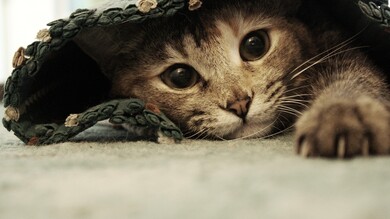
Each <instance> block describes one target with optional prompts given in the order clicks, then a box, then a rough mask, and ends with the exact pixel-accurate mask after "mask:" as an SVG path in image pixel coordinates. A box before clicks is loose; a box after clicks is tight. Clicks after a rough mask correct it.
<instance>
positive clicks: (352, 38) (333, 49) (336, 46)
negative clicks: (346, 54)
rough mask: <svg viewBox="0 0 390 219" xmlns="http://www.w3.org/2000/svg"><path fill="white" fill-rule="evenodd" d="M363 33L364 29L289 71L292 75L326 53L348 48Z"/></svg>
mask: <svg viewBox="0 0 390 219" xmlns="http://www.w3.org/2000/svg"><path fill="white" fill-rule="evenodd" d="M363 31H364V29H363V30H361V31H360V32H358V33H357V34H355V35H353V36H351V37H350V38H348V39H346V40H345V41H343V42H341V43H339V44H336V45H335V46H333V47H331V48H329V49H327V50H325V51H323V52H321V53H319V54H317V55H316V56H314V57H312V58H310V59H308V60H307V61H305V62H303V63H302V64H300V65H299V66H297V67H296V68H294V69H293V70H292V71H291V73H292V74H293V73H294V71H297V70H298V69H299V68H301V67H303V66H304V65H306V64H308V63H310V62H312V61H314V60H316V59H317V58H319V57H321V56H322V55H325V54H327V53H328V52H329V54H330V53H333V52H335V51H338V50H341V49H342V48H344V47H346V46H348V45H349V44H351V43H352V42H353V41H354V40H355V39H356V38H357V37H358V36H359V35H360V34H361V33H362V32H363ZM329 54H327V55H329Z"/></svg>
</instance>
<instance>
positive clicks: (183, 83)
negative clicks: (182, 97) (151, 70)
mask: <svg viewBox="0 0 390 219" xmlns="http://www.w3.org/2000/svg"><path fill="white" fill-rule="evenodd" d="M161 79H162V81H163V82H164V83H165V84H166V85H168V86H169V87H171V88H175V89H185V88H190V87H192V86H194V85H195V84H196V83H197V82H198V80H199V75H198V73H197V72H196V71H195V69H193V68H192V67H190V66H187V65H178V66H172V67H171V68H169V69H168V70H166V71H165V72H164V73H163V74H161Z"/></svg>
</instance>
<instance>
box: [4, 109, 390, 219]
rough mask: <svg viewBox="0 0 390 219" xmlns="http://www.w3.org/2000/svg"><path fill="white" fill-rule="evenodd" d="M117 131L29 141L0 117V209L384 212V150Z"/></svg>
mask: <svg viewBox="0 0 390 219" xmlns="http://www.w3.org/2000/svg"><path fill="white" fill-rule="evenodd" d="M0 110H1V111H0V112H3V111H4V109H3V108H0ZM123 134H124V133H123V132H121V131H118V130H113V129H107V127H106V126H104V125H99V126H97V127H95V128H93V129H91V130H88V131H87V132H86V133H83V134H81V135H80V136H78V137H77V138H75V139H73V142H68V143H63V144H57V145H51V146H44V147H29V146H24V145H23V144H22V143H21V142H20V141H19V140H18V139H17V138H16V137H14V136H13V135H12V134H11V133H8V132H7V130H5V129H4V128H2V127H1V128H0V136H1V140H0V218H1V219H3V218H4V219H10V218H12V219H19V218H20V219H22V218H29V219H35V218H56V219H61V218H64V219H65V218H66V219H69V218H80V219H81V218H83V219H88V218H167V219H168V218H186V219H187V218H189V219H191V218H223V219H229V218H310V219H312V218H324V219H325V218H326V219H328V218H332V219H338V218H340V219H348V218H350V219H364V218H367V219H374V218H390V208H389V203H390V157H370V158H355V159H350V160H345V161H342V160H328V159H303V158H301V157H298V156H296V155H295V154H294V146H293V137H292V135H291V134H286V135H282V136H279V137H277V138H273V139H267V140H236V141H227V142H222V141H219V142H215V141H204V140H199V141H195V140H193V141H186V142H184V143H182V144H156V143H153V142H146V141H130V142H123V141H117V140H120V138H119V137H120V136H122V137H123ZM122 140H123V139H122Z"/></svg>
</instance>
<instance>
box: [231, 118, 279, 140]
mask: <svg viewBox="0 0 390 219" xmlns="http://www.w3.org/2000/svg"><path fill="white" fill-rule="evenodd" d="M277 120H278V118H276V119H275V120H274V121H273V122H271V123H270V124H269V125H267V126H266V127H264V128H262V129H261V130H259V131H257V132H255V133H252V134H249V135H247V136H244V137H241V138H235V139H233V140H229V141H238V140H244V139H250V138H253V137H254V136H256V135H258V134H259V133H262V132H264V130H267V129H269V127H271V126H273V125H274V124H275V122H276V121H277Z"/></svg>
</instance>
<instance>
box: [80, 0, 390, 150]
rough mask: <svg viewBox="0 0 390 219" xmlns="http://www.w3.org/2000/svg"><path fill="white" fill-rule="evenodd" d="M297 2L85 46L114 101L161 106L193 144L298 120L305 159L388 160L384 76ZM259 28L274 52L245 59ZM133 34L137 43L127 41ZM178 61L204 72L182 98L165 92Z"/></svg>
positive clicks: (212, 4) (205, 13) (207, 15)
mask: <svg viewBox="0 0 390 219" xmlns="http://www.w3.org/2000/svg"><path fill="white" fill-rule="evenodd" d="M291 2H295V3H296V2H297V1H245V2H244V1H232V0H229V1H205V4H204V5H203V6H202V8H201V9H199V10H197V11H195V12H192V13H191V14H188V15H177V16H176V17H173V18H166V19H160V20H153V21H149V22H147V23H144V24H141V25H138V26H134V25H132V26H131V27H129V26H128V25H126V24H124V25H123V26H120V27H118V28H117V29H116V30H115V31H114V32H115V34H108V36H107V31H100V30H96V32H93V34H97V35H99V34H100V35H102V34H103V32H104V34H103V35H104V36H105V37H104V38H105V39H106V41H107V39H108V41H109V42H114V43H113V44H110V43H108V44H107V43H106V45H115V46H109V48H106V47H102V48H101V49H97V50H96V49H95V50H91V49H88V48H90V45H89V44H91V43H93V42H87V41H86V40H85V39H86V38H88V36H87V34H84V35H81V36H79V38H78V39H77V40H76V41H77V42H78V44H79V45H80V46H81V47H82V48H84V49H85V50H86V52H87V53H89V54H90V55H91V56H92V57H94V58H95V59H96V61H98V62H99V63H105V65H102V70H103V71H104V72H105V74H106V75H109V76H110V78H112V83H113V90H112V94H113V96H117V97H122V98H128V97H136V98H140V99H143V100H145V101H147V102H152V103H154V104H157V105H158V106H159V107H160V108H161V109H162V110H163V111H164V112H165V113H166V114H167V115H168V117H169V118H171V119H172V120H173V121H174V122H176V123H177V124H178V125H179V126H180V127H181V128H182V129H183V130H184V132H185V134H186V135H187V136H188V137H194V138H206V137H207V138H214V139H236V138H263V137H268V136H272V135H274V134H276V133H280V132H283V131H284V130H286V129H289V128H290V127H291V125H292V124H294V122H295V121H296V120H297V123H296V136H297V152H298V153H300V154H302V155H304V156H317V155H321V156H330V157H333V156H340V157H346V156H353V155H359V154H368V153H369V154H388V153H389V151H390V137H389V134H390V127H389V122H390V113H389V109H388V106H389V104H388V102H389V100H390V97H389V95H388V89H387V85H386V84H385V83H384V80H383V76H382V73H381V72H380V71H379V70H378V69H377V68H376V67H375V66H373V64H372V63H371V62H370V61H369V60H368V59H367V57H366V56H365V55H364V54H363V53H362V52H361V51H360V49H359V48H357V47H356V46H354V45H353V43H352V42H351V41H352V40H349V39H351V38H349V37H350V36H348V34H347V33H343V32H342V31H340V29H339V28H338V27H337V25H334V24H332V23H329V19H324V16H323V15H321V16H322V17H321V18H319V19H318V21H321V20H326V22H324V23H320V24H318V23H316V24H315V26H312V25H311V24H310V23H308V22H305V20H304V19H303V18H301V17H300V16H299V8H297V5H298V4H294V6H296V7H294V8H293V7H292V4H291ZM315 14H316V13H313V16H315ZM305 16H308V15H305ZM325 18H326V17H325ZM310 19H316V18H314V17H311V18H310ZM257 29H264V30H266V31H267V33H268V34H269V38H270V41H271V48H270V50H269V51H268V53H267V54H266V55H265V56H264V57H262V58H261V59H260V60H257V61H253V62H244V61H242V60H239V57H240V56H239V51H238V45H239V43H240V40H242V38H243V37H245V35H246V34H248V33H249V32H251V31H254V30H257ZM129 30H130V32H134V30H136V32H137V33H138V35H137V36H136V37H132V38H131V39H127V38H126V36H129V35H128V34H129ZM344 35H345V36H344ZM346 36H348V37H346ZM100 45H102V44H101V43H100ZM86 48H87V49H86ZM102 57H103V58H102ZM176 63H184V64H188V65H190V66H192V67H193V68H194V69H196V70H197V71H198V72H199V74H200V77H201V80H200V81H199V83H197V84H196V85H195V86H194V87H191V88H188V89H181V90H178V89H172V88H170V87H169V86H167V85H166V84H164V83H163V81H162V80H161V78H160V74H161V73H162V72H164V71H165V70H166V69H167V68H169V67H170V66H172V65H174V64H176ZM245 98H250V99H251V104H250V106H249V105H248V106H249V112H248V115H247V116H246V118H245V119H242V118H240V117H238V116H237V115H235V114H234V113H232V111H231V107H229V106H231V105H232V104H234V103H236V102H238V101H241V100H243V99H245Z"/></svg>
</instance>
